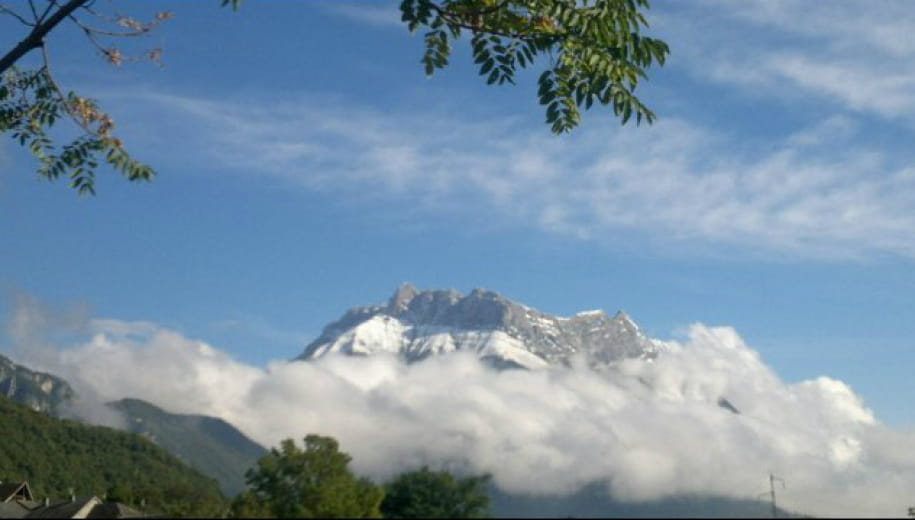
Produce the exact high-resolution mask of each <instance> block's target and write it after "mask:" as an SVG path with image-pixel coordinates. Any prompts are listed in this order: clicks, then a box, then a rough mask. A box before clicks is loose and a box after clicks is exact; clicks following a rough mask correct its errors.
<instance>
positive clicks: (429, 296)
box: [297, 283, 659, 368]
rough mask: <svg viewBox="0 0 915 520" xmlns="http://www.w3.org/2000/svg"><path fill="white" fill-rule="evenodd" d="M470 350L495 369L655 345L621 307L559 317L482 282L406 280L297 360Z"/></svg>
mask: <svg viewBox="0 0 915 520" xmlns="http://www.w3.org/2000/svg"><path fill="white" fill-rule="evenodd" d="M458 350H460V351H471V352H475V353H476V354H477V355H478V356H480V358H482V359H484V360H486V361H488V362H491V363H493V364H494V365H495V366H497V367H500V368H509V367H521V368H543V367H546V366H550V365H560V366H568V365H569V364H571V363H572V360H573V359H574V358H576V357H580V358H583V359H584V360H585V362H587V364H588V365H590V366H592V367H602V366H607V365H610V364H612V363H614V362H616V361H619V360H621V359H625V358H648V359H650V358H653V357H655V356H656V355H657V353H658V350H659V344H658V343H656V342H654V341H652V340H651V339H649V338H647V337H645V335H644V334H642V332H641V331H640V330H639V327H638V325H636V324H635V322H633V321H632V319H631V318H630V317H629V316H628V315H627V314H626V313H624V312H622V311H621V312H618V313H617V314H616V315H615V316H613V317H612V318H611V317H610V316H608V315H607V314H606V313H604V312H603V311H586V312H581V313H578V314H576V315H575V316H572V317H568V318H564V317H559V316H552V315H550V314H546V313H543V312H540V311H538V310H535V309H532V308H530V307H527V306H525V305H522V304H519V303H516V302H513V301H511V300H509V299H507V298H505V297H504V296H502V295H500V294H498V293H495V292H493V291H489V290H486V289H474V290H473V291H471V292H470V294H467V295H464V294H461V293H460V292H458V291H455V290H427V291H420V290H418V289H417V288H416V287H414V286H413V285H412V284H409V283H406V284H403V285H401V286H400V287H398V288H397V291H395V292H394V295H393V296H391V298H390V299H389V300H388V301H387V303H385V304H380V305H372V306H367V307H355V308H353V309H350V310H349V311H347V312H346V313H345V314H344V315H343V317H341V318H340V319H339V320H337V321H336V322H334V323H331V324H330V325H328V326H327V327H326V328H325V329H324V331H323V333H322V334H321V336H320V337H319V338H318V339H316V340H315V341H313V342H312V343H311V344H309V345H308V346H307V347H305V352H303V353H302V355H301V356H299V357H298V358H297V359H299V360H309V359H315V358H318V357H321V356H323V355H325V354H328V353H331V352H340V353H344V354H350V355H371V354H376V353H382V352H386V353H395V354H398V355H400V356H402V357H403V358H404V359H406V360H407V361H418V360H421V359H424V358H425V357H427V356H430V355H434V354H443V353H447V352H452V351H458Z"/></svg>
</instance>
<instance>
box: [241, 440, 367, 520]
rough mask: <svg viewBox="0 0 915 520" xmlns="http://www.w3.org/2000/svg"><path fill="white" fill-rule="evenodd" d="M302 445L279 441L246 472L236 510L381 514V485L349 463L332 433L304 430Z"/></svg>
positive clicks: (322, 515) (286, 515)
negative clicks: (356, 472)
mask: <svg viewBox="0 0 915 520" xmlns="http://www.w3.org/2000/svg"><path fill="white" fill-rule="evenodd" d="M304 447H305V449H304V450H302V449H300V448H299V447H298V446H296V444H295V442H294V441H293V440H292V439H286V440H284V441H283V442H282V443H280V448H279V449H277V448H273V449H271V450H270V453H269V454H267V455H265V456H264V457H262V458H261V459H260V460H259V461H258V462H257V467H255V468H252V469H251V470H249V471H248V473H247V474H246V477H247V482H248V488H249V490H248V492H247V493H245V494H243V495H242V496H241V497H239V498H238V499H237V500H236V501H235V503H234V504H233V506H234V507H233V515H234V516H246V514H247V515H257V516H260V515H265V516H266V514H269V515H270V516H274V517H278V518H379V517H380V516H381V512H380V510H379V506H380V504H381V501H382V499H383V498H384V491H383V490H382V489H381V488H380V487H378V486H375V485H374V484H372V482H371V481H369V480H368V479H365V478H359V477H356V476H355V475H354V474H353V473H352V472H351V471H350V469H349V467H348V466H349V463H350V460H351V459H352V458H351V457H350V456H349V455H348V454H346V453H344V452H341V451H340V449H339V445H338V443H337V441H336V440H335V439H333V438H332V437H324V436H321V435H314V434H311V435H308V436H307V437H305V446H304Z"/></svg>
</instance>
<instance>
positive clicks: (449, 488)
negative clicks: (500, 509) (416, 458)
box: [381, 467, 489, 518]
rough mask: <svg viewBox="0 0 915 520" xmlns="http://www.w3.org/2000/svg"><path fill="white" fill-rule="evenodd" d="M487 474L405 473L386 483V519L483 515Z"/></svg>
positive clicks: (487, 497)
mask: <svg viewBox="0 0 915 520" xmlns="http://www.w3.org/2000/svg"><path fill="white" fill-rule="evenodd" d="M488 480H489V477H488V476H474V477H466V478H457V477H455V476H454V475H452V474H451V473H448V472H446V471H430V470H429V468H425V467H424V468H422V469H420V470H419V471H411V472H409V473H403V474H401V475H400V476H398V477H397V478H396V479H394V480H393V481H392V482H390V483H389V484H387V485H386V486H385V496H384V501H383V502H382V503H381V513H382V514H383V515H384V516H385V518H484V517H486V516H487V514H488V510H489V495H488V494H487V492H486V482H487V481H488Z"/></svg>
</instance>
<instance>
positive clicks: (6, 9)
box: [0, 4, 35, 27]
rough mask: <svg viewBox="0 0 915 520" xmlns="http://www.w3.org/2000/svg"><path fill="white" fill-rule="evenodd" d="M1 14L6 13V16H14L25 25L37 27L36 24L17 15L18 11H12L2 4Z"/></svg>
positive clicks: (0, 5) (0, 6)
mask: <svg viewBox="0 0 915 520" xmlns="http://www.w3.org/2000/svg"><path fill="white" fill-rule="evenodd" d="M0 13H6V14H8V15H10V16H12V17H13V18H15V19H17V20H19V21H20V22H22V23H23V24H24V25H28V26H29V27H34V26H35V24H33V23H32V22H30V21H28V20H26V19H25V18H23V17H22V16H21V15H20V14H19V13H17V12H16V11H13V10H12V9H10V8H9V7H7V6H5V5H3V4H0Z"/></svg>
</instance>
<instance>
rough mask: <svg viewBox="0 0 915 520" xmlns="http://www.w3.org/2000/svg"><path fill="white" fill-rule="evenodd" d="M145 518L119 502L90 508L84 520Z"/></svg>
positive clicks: (140, 512)
mask: <svg viewBox="0 0 915 520" xmlns="http://www.w3.org/2000/svg"><path fill="white" fill-rule="evenodd" d="M141 517H145V515H144V514H143V512H142V511H138V510H136V509H134V508H132V507H130V506H127V505H125V504H122V503H120V502H106V503H104V504H99V505H97V506H95V507H93V508H92V511H90V512H89V516H87V517H86V518H141Z"/></svg>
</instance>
